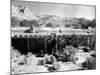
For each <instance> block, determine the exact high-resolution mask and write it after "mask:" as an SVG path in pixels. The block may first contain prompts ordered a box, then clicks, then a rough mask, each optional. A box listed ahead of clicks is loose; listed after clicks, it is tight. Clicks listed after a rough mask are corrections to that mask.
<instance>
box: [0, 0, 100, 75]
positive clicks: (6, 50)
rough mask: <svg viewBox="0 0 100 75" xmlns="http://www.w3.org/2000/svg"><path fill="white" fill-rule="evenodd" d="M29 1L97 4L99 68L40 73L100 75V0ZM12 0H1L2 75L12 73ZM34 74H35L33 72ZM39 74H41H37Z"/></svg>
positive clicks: (0, 71) (0, 50)
mask: <svg viewBox="0 0 100 75" xmlns="http://www.w3.org/2000/svg"><path fill="white" fill-rule="evenodd" d="M27 1H43V2H54V3H71V4H86V5H96V10H97V11H96V15H97V16H96V21H97V24H96V37H97V38H96V40H97V41H96V46H97V47H96V50H97V69H96V70H88V71H70V72H56V73H40V74H41V75H47V74H48V75H55V74H56V75H57V74H58V75H66V74H67V75H75V74H76V75H87V74H89V75H98V74H99V67H100V65H99V64H100V60H99V55H100V54H99V53H100V47H99V41H100V40H99V38H100V36H99V32H100V31H99V30H100V29H99V28H100V25H99V22H100V17H99V14H100V2H99V0H27ZM9 72H10V0H0V75H9V74H10V73H9ZM32 75H33V74H32ZM37 75H39V74H37Z"/></svg>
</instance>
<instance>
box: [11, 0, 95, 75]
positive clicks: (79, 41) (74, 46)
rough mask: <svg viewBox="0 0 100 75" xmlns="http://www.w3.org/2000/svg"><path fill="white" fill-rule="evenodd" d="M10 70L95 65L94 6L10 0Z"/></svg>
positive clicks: (88, 67) (74, 68) (25, 71)
mask: <svg viewBox="0 0 100 75" xmlns="http://www.w3.org/2000/svg"><path fill="white" fill-rule="evenodd" d="M10 18H11V48H10V49H11V53H10V56H11V58H10V60H11V62H10V64H11V65H10V71H11V72H10V73H11V74H15V75H16V74H34V73H44V72H45V73H50V72H67V71H79V70H95V69H96V6H95V5H81V4H67V3H66V4H64V3H49V2H36V1H20V0H11V17H10Z"/></svg>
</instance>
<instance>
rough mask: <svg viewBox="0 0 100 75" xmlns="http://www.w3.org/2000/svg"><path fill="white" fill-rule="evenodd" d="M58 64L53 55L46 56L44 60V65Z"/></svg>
mask: <svg viewBox="0 0 100 75" xmlns="http://www.w3.org/2000/svg"><path fill="white" fill-rule="evenodd" d="M54 62H56V58H55V57H54V56H52V55H45V57H44V58H43V64H53V63H54Z"/></svg>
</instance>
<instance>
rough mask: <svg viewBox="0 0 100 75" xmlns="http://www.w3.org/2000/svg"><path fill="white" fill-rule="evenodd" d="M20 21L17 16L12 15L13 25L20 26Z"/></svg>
mask: <svg viewBox="0 0 100 75" xmlns="http://www.w3.org/2000/svg"><path fill="white" fill-rule="evenodd" d="M19 23H20V21H19V20H18V19H17V17H11V26H12V27H16V26H19Z"/></svg>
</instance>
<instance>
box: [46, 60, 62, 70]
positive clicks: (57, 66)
mask: <svg viewBox="0 0 100 75" xmlns="http://www.w3.org/2000/svg"><path fill="white" fill-rule="evenodd" d="M60 68H61V66H60V64H59V63H58V62H55V63H53V64H52V66H51V67H48V70H49V71H50V72H54V71H58V70H59V69H60Z"/></svg>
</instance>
